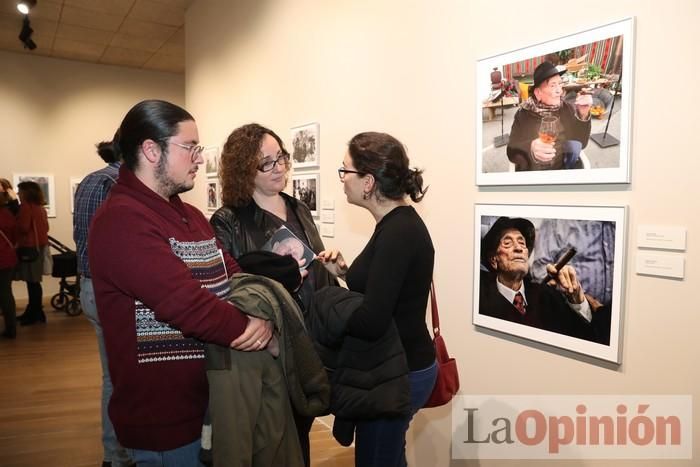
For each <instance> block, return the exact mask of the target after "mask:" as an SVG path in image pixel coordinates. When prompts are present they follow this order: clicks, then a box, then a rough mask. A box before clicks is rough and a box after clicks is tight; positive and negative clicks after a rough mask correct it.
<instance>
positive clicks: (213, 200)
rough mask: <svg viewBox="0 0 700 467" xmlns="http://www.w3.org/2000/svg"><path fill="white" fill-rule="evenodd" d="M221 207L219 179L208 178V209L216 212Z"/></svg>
mask: <svg viewBox="0 0 700 467" xmlns="http://www.w3.org/2000/svg"><path fill="white" fill-rule="evenodd" d="M220 207H221V192H220V189H219V180H217V179H207V211H209V212H214V211H216V210H217V209H219V208H220Z"/></svg>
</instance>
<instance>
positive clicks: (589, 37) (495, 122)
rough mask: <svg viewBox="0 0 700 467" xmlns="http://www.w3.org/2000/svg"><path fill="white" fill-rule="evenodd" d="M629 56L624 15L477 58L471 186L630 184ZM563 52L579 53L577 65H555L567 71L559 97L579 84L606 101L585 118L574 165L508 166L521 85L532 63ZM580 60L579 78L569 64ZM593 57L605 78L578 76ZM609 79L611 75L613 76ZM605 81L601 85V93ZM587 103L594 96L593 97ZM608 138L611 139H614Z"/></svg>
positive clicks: (630, 35)
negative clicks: (495, 80) (496, 75)
mask: <svg viewBox="0 0 700 467" xmlns="http://www.w3.org/2000/svg"><path fill="white" fill-rule="evenodd" d="M611 49H612V50H611ZM633 53H634V18H625V19H622V20H620V21H617V22H613V23H610V24H606V25H603V26H599V27H595V28H592V29H589V30H587V31H582V32H577V33H574V34H570V35H567V36H564V37H560V38H557V39H553V40H550V41H546V42H542V43H540V44H535V45H531V46H526V47H522V48H518V49H516V50H513V51H510V52H506V53H503V54H499V55H495V56H492V57H488V58H484V59H481V60H478V61H477V63H476V102H475V109H474V111H475V116H476V122H477V128H476V184H477V185H479V186H488V185H537V184H539V185H552V184H581V183H630V143H631V141H630V138H631V120H632V101H633V89H632V87H633V86H632V85H633V82H634V79H633V78H634V60H633V58H634V57H633ZM567 54H573V55H579V58H578V59H577V60H582V62H581V63H579V64H577V63H569V60H567V61H566V62H565V63H564V64H562V65H560V66H561V67H563V68H562V69H566V70H567V72H566V73H565V74H564V75H563V79H565V80H566V81H565V82H566V87H565V92H564V96H565V97H566V98H568V97H571V99H574V98H575V97H576V92H577V88H578V89H579V90H580V89H581V88H584V87H585V88H586V89H589V91H590V92H591V93H600V94H604V95H602V96H598V97H601V98H604V100H605V101H606V102H607V105H606V107H605V110H606V113H604V114H602V115H599V117H600V118H595V117H593V118H591V132H590V136H589V137H588V139H587V141H584V142H583V143H584V148H583V151H582V152H581V157H580V159H579V160H578V161H577V162H576V166H575V168H574V169H569V170H566V169H562V170H538V169H534V168H531V169H530V170H523V171H515V168H516V165H515V164H513V163H512V162H511V161H510V160H509V158H508V156H507V149H508V147H509V143H510V133H511V126H512V122H513V120H514V115H515V112H516V111H517V109H518V108H519V107H520V105H521V104H522V102H524V97H525V95H524V94H525V92H524V91H525V90H526V89H527V83H528V82H529V80H531V76H532V72H533V71H534V68H535V67H536V65H537V64H539V63H541V62H542V61H544V60H547V59H549V58H550V57H564V58H563V59H562V61H563V60H565V59H566V58H568V57H567ZM553 59H554V58H553ZM557 60H558V58H557ZM550 61H551V60H550ZM555 61H556V60H555ZM587 61H590V63H587ZM584 62H586V65H585V66H586V69H585V70H583V71H584V76H583V77H582V78H578V77H577V76H578V75H579V74H580V72H581V70H580V69H577V68H579V67H581V66H583V64H584ZM596 62H600V65H602V66H603V67H605V70H607V71H610V74H604V75H601V76H609V77H611V78H610V79H607V80H606V79H603V78H601V79H597V80H587V79H586V76H588V75H587V73H588V72H587V70H588V66H589V65H595V66H598V64H597V63H596ZM495 70H498V72H500V73H501V75H502V80H503V81H502V82H503V83H505V86H504V87H502V88H500V90H499V89H496V90H494V89H493V86H492V78H491V72H492V71H495ZM605 70H603V71H605ZM617 72H619V73H617ZM591 76H592V75H591ZM615 77H618V78H617V80H616V79H615ZM516 81H517V84H518V90H517V97H516V96H515V95H514V94H513V88H514V87H515V86H513V83H516ZM579 82H580V83H579ZM579 84H580V87H579V86H578V85H579ZM605 86H608V87H609V89H608V90H604V89H603V87H605ZM613 88H614V89H613ZM503 91H505V93H506V94H502V95H503V96H505V97H501V98H500V99H499V98H498V95H499V93H501V92H503ZM572 93H573V94H572ZM528 95H529V93H528ZM594 97H596V96H595V95H594ZM565 100H568V99H565ZM506 101H507V102H506ZM594 102H602V101H601V100H600V99H599V100H598V101H595V100H594ZM500 104H503V106H501V105H500ZM487 111H488V112H487ZM499 111H500V114H501V118H497V119H496V118H494V119H491V120H487V121H484V115H486V114H491V115H495V114H496V113H497V112H499ZM606 115H609V117H610V124H608V118H605V116H606ZM601 138H602V142H596V141H601ZM615 140H617V141H618V143H617V144H616V143H615ZM601 143H602V144H601Z"/></svg>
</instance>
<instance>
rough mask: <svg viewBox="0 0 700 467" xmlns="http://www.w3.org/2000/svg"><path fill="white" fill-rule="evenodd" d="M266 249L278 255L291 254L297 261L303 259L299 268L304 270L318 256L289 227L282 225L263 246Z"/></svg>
mask: <svg viewBox="0 0 700 467" xmlns="http://www.w3.org/2000/svg"><path fill="white" fill-rule="evenodd" d="M262 249H263V250H265V251H271V252H273V253H277V254H278V255H282V256H284V255H290V256H292V257H294V259H296V260H297V261H302V260H304V261H303V263H302V264H301V265H300V266H299V269H301V270H304V269H306V268H308V267H309V265H310V264H311V262H312V261H313V260H314V258H315V257H316V254H315V253H314V252H313V250H311V248H309V247H308V246H306V244H305V243H304V242H302V241H301V240H300V239H299V237H297V236H296V235H294V233H292V231H291V230H289V229H288V228H287V227H285V226H282V227H280V228H279V229H277V231H276V232H275V233H274V234H273V235H272V237H270V239H269V240H268V241H267V242H266V243H265V245H263V247H262Z"/></svg>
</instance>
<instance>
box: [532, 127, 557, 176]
mask: <svg viewBox="0 0 700 467" xmlns="http://www.w3.org/2000/svg"><path fill="white" fill-rule="evenodd" d="M558 133H559V117H556V116H554V115H545V116H544V117H542V121H541V122H540V129H539V131H538V132H537V136H538V138H539V140H540V141H542V142H543V143H546V144H554V143H555V141H556V140H557V135H558ZM533 159H534V163H535V168H536V169H547V168H549V167H551V166H552V164H554V159H551V160H540V159H537V158H535V157H533Z"/></svg>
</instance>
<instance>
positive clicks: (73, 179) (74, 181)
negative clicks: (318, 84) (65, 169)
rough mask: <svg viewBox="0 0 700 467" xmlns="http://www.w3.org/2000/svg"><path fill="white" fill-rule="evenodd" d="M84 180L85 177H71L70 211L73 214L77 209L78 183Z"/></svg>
mask: <svg viewBox="0 0 700 467" xmlns="http://www.w3.org/2000/svg"><path fill="white" fill-rule="evenodd" d="M81 181H83V177H71V178H70V213H71V214H73V211H74V210H75V191H76V190H77V189H78V185H80V182H81Z"/></svg>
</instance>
